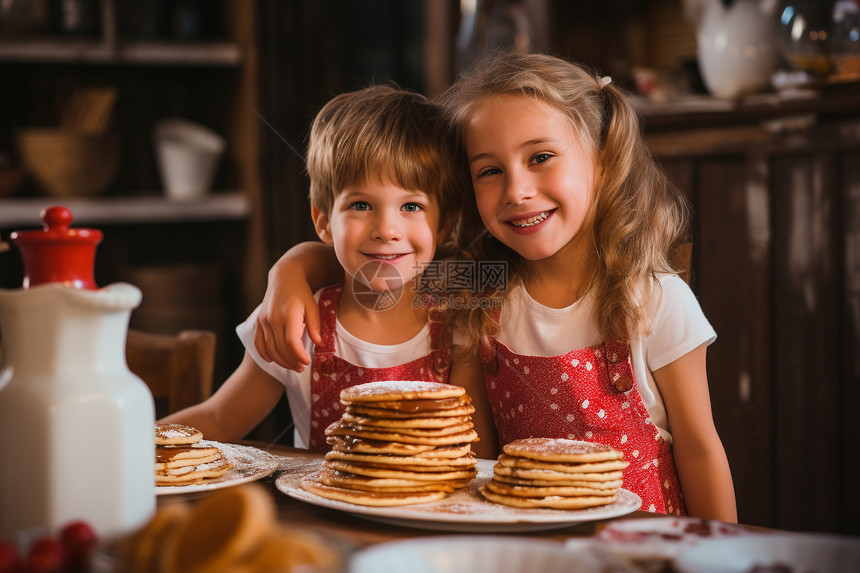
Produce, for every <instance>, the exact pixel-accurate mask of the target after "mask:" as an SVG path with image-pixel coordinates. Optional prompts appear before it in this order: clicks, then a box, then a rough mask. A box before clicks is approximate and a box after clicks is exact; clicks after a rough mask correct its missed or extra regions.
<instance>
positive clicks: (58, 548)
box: [27, 537, 66, 573]
mask: <svg viewBox="0 0 860 573" xmlns="http://www.w3.org/2000/svg"><path fill="white" fill-rule="evenodd" d="M65 561H66V551H65V549H63V546H62V544H61V543H60V542H59V541H57V540H56V539H54V538H53V537H40V538H39V539H37V540H36V541H34V542H33V544H32V545H31V546H30V552H29V553H28V554H27V567H28V571H32V572H33V573H55V572H57V571H60V570H61V568H62V567H63V564H64V563H65Z"/></svg>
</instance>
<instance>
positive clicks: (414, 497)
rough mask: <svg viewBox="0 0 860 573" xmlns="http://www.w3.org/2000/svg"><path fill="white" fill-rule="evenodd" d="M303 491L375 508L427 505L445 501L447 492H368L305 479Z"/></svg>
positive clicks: (302, 482)
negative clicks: (439, 500) (440, 500)
mask: <svg viewBox="0 0 860 573" xmlns="http://www.w3.org/2000/svg"><path fill="white" fill-rule="evenodd" d="M301 486H302V489H304V490H305V491H309V492H311V493H313V494H316V495H318V496H320V497H324V498H327V499H334V500H338V501H345V502H348V503H354V504H357V505H367V506H373V507H391V506H398V505H413V504H416V503H427V502H430V501H436V500H438V499H444V498H445V497H446V496H447V495H448V492H447V491H424V492H406V493H404V492H368V491H362V490H357V489H350V488H345V487H335V486H330V485H325V484H323V483H320V481H319V480H317V479H313V478H305V479H303V480H302V481H301Z"/></svg>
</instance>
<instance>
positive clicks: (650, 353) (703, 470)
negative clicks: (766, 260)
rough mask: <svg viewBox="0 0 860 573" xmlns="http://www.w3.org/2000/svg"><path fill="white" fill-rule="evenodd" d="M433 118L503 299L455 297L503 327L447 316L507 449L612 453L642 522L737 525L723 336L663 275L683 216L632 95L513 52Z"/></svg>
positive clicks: (675, 280) (473, 251) (475, 75)
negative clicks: (598, 445)
mask: <svg viewBox="0 0 860 573" xmlns="http://www.w3.org/2000/svg"><path fill="white" fill-rule="evenodd" d="M442 103H443V107H444V109H445V110H446V116H447V118H448V120H449V122H450V125H451V127H452V128H454V129H455V130H456V132H457V133H458V134H459V136H460V141H461V142H462V144H463V151H464V153H463V155H462V160H463V162H464V163H463V169H464V170H468V173H469V175H470V177H471V180H472V184H473V188H474V201H468V202H466V205H465V213H464V224H463V229H462V230H461V232H460V233H459V236H458V241H459V243H460V245H461V247H462V248H463V250H464V252H465V253H466V254H467V255H468V256H470V257H472V258H473V259H475V260H479V261H480V260H494V261H498V260H501V261H505V262H506V263H507V265H508V277H509V281H508V283H507V284H506V285H505V286H504V287H503V288H495V289H486V290H484V291H482V292H473V293H464V296H465V297H469V298H474V297H481V298H485V299H486V298H489V299H496V298H503V299H504V300H505V305H504V307H503V308H502V309H501V312H495V311H493V310H491V309H492V308H493V307H494V306H495V305H493V304H483V305H481V304H459V305H456V306H457V307H458V308H463V309H465V310H462V311H452V312H451V313H449V315H448V316H449V318H450V320H451V322H452V323H453V324H454V325H455V326H457V327H459V329H460V331H461V332H465V333H467V334H468V335H470V336H468V338H469V340H468V341H467V344H469V345H470V346H471V347H472V348H477V349H479V351H480V354H481V359H482V363H483V366H484V376H485V382H486V389H487V395H488V398H489V401H490V403H491V405H492V409H493V417H494V420H495V425H496V429H497V430H498V434H499V439H500V442H501V443H507V442H509V441H511V440H514V439H517V438H521V437H528V436H544V437H570V438H575V439H583V440H591V441H597V442H603V443H607V444H609V445H612V446H613V447H615V448H617V449H619V450H621V451H623V452H624V454H625V459H626V460H628V461H629V462H630V466H629V467H628V468H627V469H626V470H625V476H624V487H626V488H628V489H631V490H632V491H634V492H636V493H637V494H639V496H640V497H642V500H643V503H642V509H643V510H648V511H657V512H663V513H674V514H684V513H687V512H689V514H690V515H695V516H698V517H707V518H715V519H720V520H723V521H729V522H734V521H736V520H737V513H736V508H735V502H734V492H733V488H732V480H731V474H730V471H729V467H728V462H727V460H726V456H725V452H724V450H723V447H722V444H721V442H720V440H719V437H718V435H717V433H716V430H715V428H714V424H713V419H712V415H711V408H710V400H709V394H708V382H707V374H706V368H705V354H706V348H707V345H708V344H710V343H711V342H713V340H714V339H715V338H716V335H715V333H714V331H713V329H712V328H711V326H710V324H709V323H708V321H707V319H706V318H705V317H704V315H703V313H702V311H701V308H700V307H699V304H698V302H697V301H696V299H695V297H694V295H693V293H692V292H691V291H690V289H689V287H688V286H687V285H686V283H684V281H683V280H681V279H680V278H679V277H678V276H677V275H676V274H675V272H676V271H677V269H674V268H673V267H672V265H671V264H670V260H671V255H672V254H673V252H674V250H675V249H677V248H678V247H679V246H680V245H681V244H682V242H683V239H684V233H685V231H686V225H687V218H688V210H687V207H686V205H685V203H684V201H683V198H682V196H681V195H680V194H679V193H678V191H677V190H676V189H674V188H673V187H672V186H671V185H669V183H668V182H667V180H666V178H665V176H664V175H663V173H662V172H661V171H660V169H659V168H658V166H657V165H656V163H655V162H654V161H653V159H652V158H651V156H650V154H649V152H648V150H647V148H646V146H645V143H644V140H643V139H642V137H641V133H640V131H639V123H638V118H637V116H636V114H635V112H634V110H633V109H632V107H631V105H630V103H629V102H628V101H627V99H626V97H625V95H624V94H623V93H622V91H621V90H620V89H619V88H617V87H616V86H615V85H613V84H612V83H611V81H610V79H609V78H601V77H599V76H596V75H594V74H592V73H590V72H588V71H587V70H585V69H584V68H582V67H580V66H577V65H574V64H572V63H570V62H567V61H564V60H561V59H558V58H554V57H550V56H546V55H540V54H513V53H507V54H501V55H496V56H493V57H491V58H490V59H489V60H485V61H483V62H481V63H479V64H478V65H477V66H476V67H475V68H474V69H473V71H471V72H469V73H467V74H464V75H463V76H461V77H460V78H458V80H457V82H456V83H455V85H454V86H453V87H452V88H451V89H450V90H449V91H448V92H447V93H446V94H445V95H444V97H443V102H442ZM487 231H489V232H487ZM275 275H276V276H277V275H281V271H276V273H275ZM276 280H277V279H276ZM288 288H292V287H290V286H289V285H288ZM278 304H279V303H277V302H272V303H271V306H270V308H272V309H273V310H275V311H278V310H279V308H278ZM291 304H295V302H292V303H291ZM294 308H295V307H293V309H294ZM482 308H488V309H490V310H482ZM268 316H269V317H270V318H272V320H274V321H275V324H276V325H280V324H283V323H282V322H280V321H282V320H283V318H279V317H277V312H275V313H274V314H269V315H268ZM294 316H295V315H294ZM288 318H292V317H288ZM282 348H283V346H282ZM682 491H683V495H682V493H681V492H682Z"/></svg>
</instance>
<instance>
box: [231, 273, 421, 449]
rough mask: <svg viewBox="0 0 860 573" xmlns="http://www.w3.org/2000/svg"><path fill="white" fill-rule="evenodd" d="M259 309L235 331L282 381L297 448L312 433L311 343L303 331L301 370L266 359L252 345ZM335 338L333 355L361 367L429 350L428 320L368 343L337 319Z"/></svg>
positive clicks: (393, 361)
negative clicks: (306, 362)
mask: <svg viewBox="0 0 860 573" xmlns="http://www.w3.org/2000/svg"><path fill="white" fill-rule="evenodd" d="M322 290H324V289H320V290H319V291H317V292H316V293H315V294H314V298H315V299H316V300H317V302H319V298H320V293H321V292H322ZM259 312H260V307H257V308H256V309H254V312H252V313H251V315H250V316H249V317H248V318H247V319H246V320H245V322H243V323H241V324H240V325H239V326H237V327H236V334H238V335H239V340H241V341H242V344H243V345H244V346H245V350H246V351H247V352H248V355H250V356H251V358H253V359H254V362H256V363H257V365H258V366H259V367H260V368H262V369H263V370H264V371H265V372H266V373H268V374H269V375H270V376H272V377H273V378H275V379H276V380H277V381H278V382H280V383H281V384H283V385H284V388H285V390H286V393H287V400H288V401H289V403H290V413H291V414H292V417H293V425H294V426H295V428H294V434H293V436H294V437H293V440H294V442H293V443H294V445H295V446H296V447H297V448H307V447H308V445H309V443H310V433H311V372H312V371H313V356H314V353H313V351H314V343H313V342H312V341H311V339H310V337H309V336H308V334H307V331H305V333H304V335H303V336H302V342H303V344H304V347H305V351H307V353H308V355H309V356H310V357H311V364H310V366H308V367H307V368H305V369H304V371H303V372H294V371H293V370H288V369H286V368H284V367H282V366H279V365H277V364H275V363H274V362H266V361H265V360H263V358H262V357H261V356H260V353H259V352H257V349H256V347H255V346H254V333H255V331H256V320H257V315H258V314H259ZM334 342H335V344H334V354H335V356H337V357H338V358H342V359H343V360H346V361H347V362H349V363H350V364H355V365H356V366H362V367H364V368H390V367H392V366H398V365H400V364H406V363H407V362H412V361H413V360H417V359H418V358H421V357H423V356H427V355H428V354H430V352H431V350H432V346H431V341H430V324H429V323H427V324H425V325H424V328H422V329H421V330H420V331H419V332H418V334H416V335H415V336H413V337H412V338H411V339H409V340H407V341H406V342H402V343H400V344H393V345H381V344H371V343H370V342H365V341H364V340H361V339H360V338H358V337H356V336H353V335H352V334H350V333H349V332H347V330H346V329H345V328H344V327H343V326H342V325H341V324H340V321H337V326H336V330H335V337H334Z"/></svg>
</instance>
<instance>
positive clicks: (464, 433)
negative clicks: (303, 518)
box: [302, 381, 478, 506]
mask: <svg viewBox="0 0 860 573" xmlns="http://www.w3.org/2000/svg"><path fill="white" fill-rule="evenodd" d="M340 401H341V404H343V406H344V413H343V415H342V416H341V419H340V420H339V421H337V422H334V423H333V424H332V425H331V426H329V427H328V428H327V429H326V435H327V436H328V438H327V442H328V443H329V444H330V445H331V446H332V450H331V451H330V452H328V453H327V454H326V458H325V462H324V464H323V467H322V468H321V470H320V471H319V473H317V474H315V475H312V476H309V477H307V478H305V479H304V480H303V481H302V488H304V489H305V490H307V491H309V492H311V493H314V494H317V495H319V496H321V497H325V498H328V499H336V500H340V501H346V502H349V503H355V504H359V505H369V506H395V505H409V504H415V503H425V502H428V501H434V500H437V499H442V498H444V497H445V496H447V495H448V494H449V493H451V492H453V491H454V490H455V489H458V488H462V487H465V486H466V485H467V484H468V483H469V481H471V479H472V478H474V477H475V476H476V475H477V470H476V464H477V459H476V457H475V454H474V452H472V446H471V443H472V442H475V441H477V439H478V435H477V433H476V432H475V430H474V429H473V428H474V424H473V423H472V417H471V414H472V413H473V412H474V411H475V408H474V406H472V404H471V398H469V396H467V395H466V391H465V390H464V389H463V388H462V387H460V386H454V385H450V384H441V383H437V382H417V381H384V382H369V383H367V384H359V385H357V386H352V387H350V388H347V389H345V390H343V391H342V392H341V394H340Z"/></svg>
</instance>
